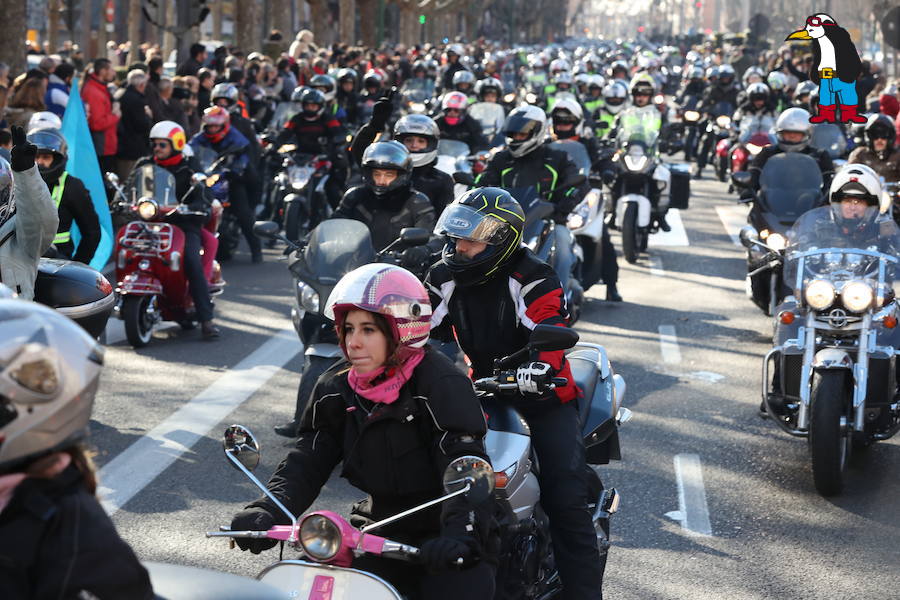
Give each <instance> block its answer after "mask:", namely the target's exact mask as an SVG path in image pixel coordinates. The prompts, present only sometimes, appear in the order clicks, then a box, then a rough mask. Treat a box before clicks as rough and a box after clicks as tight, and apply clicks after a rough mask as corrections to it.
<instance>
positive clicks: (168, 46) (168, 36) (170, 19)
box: [160, 0, 177, 61]
mask: <svg viewBox="0 0 900 600" xmlns="http://www.w3.org/2000/svg"><path fill="white" fill-rule="evenodd" d="M160 1H161V2H162V1H164V2H165V5H166V27H174V26H175V25H176V23H177V20H176V19H175V2H173V1H172V0H160ZM174 49H175V36H174V35H173V34H172V33H170V32H168V31H166V32H165V33H163V43H162V51H163V61H167V60H169V55H170V54H171V53H172V50H174Z"/></svg>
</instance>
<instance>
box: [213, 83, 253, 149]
mask: <svg viewBox="0 0 900 600" xmlns="http://www.w3.org/2000/svg"><path fill="white" fill-rule="evenodd" d="M239 99H240V92H239V91H238V88H237V86H236V85H234V84H233V83H218V84H216V85H215V86H213V89H212V92H211V93H210V96H209V100H210V102H211V103H212V104H213V105H214V106H221V107H222V108H224V109H225V110H227V111H228V116H229V118H230V119H231V126H232V127H234V128H235V129H237V130H238V131H239V132H241V134H242V135H243V136H244V137H245V138H247V141H248V142H251V141H255V140H256V128H255V127H254V126H253V121H251V120H250V119H247V118H246V117H244V116H243V115H242V114H241V106H240V105H239V104H238V100H239ZM247 150H248V152H250V164H252V165H256V164H257V162H258V159H259V144H250V145H249V146H248V147H247Z"/></svg>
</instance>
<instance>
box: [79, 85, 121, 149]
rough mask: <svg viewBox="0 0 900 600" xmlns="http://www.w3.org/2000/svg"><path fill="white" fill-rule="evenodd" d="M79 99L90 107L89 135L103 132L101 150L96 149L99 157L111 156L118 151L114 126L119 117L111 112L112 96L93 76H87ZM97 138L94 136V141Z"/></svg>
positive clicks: (117, 140)
mask: <svg viewBox="0 0 900 600" xmlns="http://www.w3.org/2000/svg"><path fill="white" fill-rule="evenodd" d="M81 99H82V100H84V102H85V103H86V104H88V105H89V106H90V107H91V109H90V110H91V116H90V117H88V127H89V128H90V130H91V133H98V132H103V148H102V151H101V149H100V148H96V150H97V154H98V155H100V156H113V155H115V154H116V152H117V151H118V146H119V138H118V136H117V135H116V126H117V125H118V124H119V117H117V116H116V115H114V114H113V112H112V96H111V95H110V94H109V90H108V89H107V88H106V84H104V83H103V82H102V81H100V80H99V79H97V78H96V77H95V76H94V75H88V77H87V80H86V81H85V82H84V87H83V88H81ZM96 139H97V137H96V136H94V140H95V141H96Z"/></svg>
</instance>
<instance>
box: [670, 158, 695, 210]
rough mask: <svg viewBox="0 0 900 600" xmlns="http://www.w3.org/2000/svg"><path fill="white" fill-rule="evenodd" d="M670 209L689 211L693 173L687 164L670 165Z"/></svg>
mask: <svg viewBox="0 0 900 600" xmlns="http://www.w3.org/2000/svg"><path fill="white" fill-rule="evenodd" d="M669 174H670V179H669V185H670V186H671V189H670V190H669V208H678V209H682V210H684V209H687V207H688V201H689V200H690V197H691V171H690V167H689V165H687V164H673V165H669Z"/></svg>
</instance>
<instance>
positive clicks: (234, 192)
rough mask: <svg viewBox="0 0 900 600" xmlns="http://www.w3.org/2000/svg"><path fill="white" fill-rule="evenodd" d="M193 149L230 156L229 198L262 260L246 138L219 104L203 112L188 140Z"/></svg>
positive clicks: (254, 258) (253, 253)
mask: <svg viewBox="0 0 900 600" xmlns="http://www.w3.org/2000/svg"><path fill="white" fill-rule="evenodd" d="M189 143H190V145H191V147H192V148H193V149H196V148H200V147H206V148H211V149H212V150H214V151H215V152H216V154H218V155H219V156H221V155H222V154H224V153H226V152H228V153H233V156H232V157H231V159H230V162H229V163H228V165H229V166H228V170H227V177H228V201H229V203H230V204H231V206H230V208H231V210H232V211H234V216H235V217H237V220H238V223H239V224H240V226H241V231H242V232H243V234H244V238H245V239H246V240H247V245H248V246H249V247H250V254H251V258H252V261H253V262H254V263H260V262H262V259H263V256H262V246H261V244H260V242H259V238H257V237H256V234H255V233H253V210H252V209H251V207H250V198H249V195H248V181H247V177H248V174H247V164H248V163H249V160H250V156H249V150H248V147H249V145H250V142H249V141H247V138H245V137H244V136H243V135H242V134H241V133H240V132H239V131H238V130H237V129H234V128H233V127H231V117H230V115H229V114H228V111H226V110H225V109H224V108H222V107H221V106H210V107H209V108H207V109H206V110H205V111H203V129H202V130H201V131H200V133H198V134H197V135H195V136H194V137H192V138H191V141H190V142H189Z"/></svg>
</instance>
